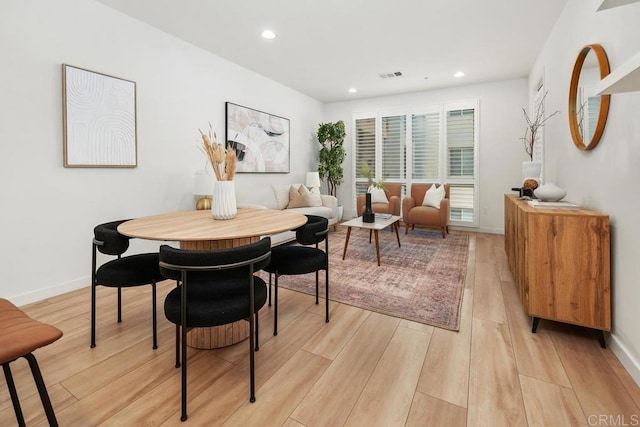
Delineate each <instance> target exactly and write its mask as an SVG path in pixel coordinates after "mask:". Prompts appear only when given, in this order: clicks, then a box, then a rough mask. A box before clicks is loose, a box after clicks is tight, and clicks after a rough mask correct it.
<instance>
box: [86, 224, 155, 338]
mask: <svg viewBox="0 0 640 427" xmlns="http://www.w3.org/2000/svg"><path fill="white" fill-rule="evenodd" d="M125 221H126V220H120V221H112V222H107V223H104V224H100V225H98V226H96V227H95V228H94V229H93V235H94V237H93V256H92V258H91V348H93V347H95V346H96V287H97V286H106V287H109V288H117V289H118V323H120V322H122V288H129V287H133V286H143V285H151V299H152V302H151V316H152V328H153V348H154V349H156V348H158V331H157V322H156V283H157V282H159V281H162V280H164V277H163V276H162V274H161V273H160V268H159V266H158V263H159V261H160V260H159V257H158V253H157V252H154V253H144V254H136V255H129V256H122V255H123V254H124V253H125V252H126V251H127V249H128V248H129V240H130V237H127V236H125V235H123V234H120V233H119V232H118V225H120V224H122V223H123V222H125ZM98 252H100V253H103V254H106V255H113V256H116V257H117V258H116V259H113V260H111V261H108V262H106V263H104V264H102V265H101V266H100V267H98V268H96V264H97V261H96V258H97V253H98Z"/></svg>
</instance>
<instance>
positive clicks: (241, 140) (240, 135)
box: [225, 102, 290, 173]
mask: <svg viewBox="0 0 640 427" xmlns="http://www.w3.org/2000/svg"><path fill="white" fill-rule="evenodd" d="M225 112H226V123H225V134H226V135H225V141H226V143H227V146H229V145H230V146H232V147H233V148H234V149H235V150H236V157H237V159H238V161H237V162H236V172H239V173H289V161H290V156H289V147H290V123H289V119H286V118H284V117H280V116H276V115H273V114H269V113H265V112H263V111H259V110H254V109H252V108H248V107H243V106H241V105H237V104H234V103H231V102H227V103H226V104H225Z"/></svg>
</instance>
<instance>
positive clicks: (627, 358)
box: [607, 334, 640, 385]
mask: <svg viewBox="0 0 640 427" xmlns="http://www.w3.org/2000/svg"><path fill="white" fill-rule="evenodd" d="M607 345H608V346H609V348H610V349H611V351H612V352H613V354H615V355H616V357H617V358H618V360H619V361H620V363H622V366H624V367H625V369H626V370H627V372H629V375H631V377H632V378H633V380H634V381H635V382H636V384H638V385H640V364H639V363H638V360H637V359H636V358H635V357H633V355H632V354H631V353H629V350H628V349H627V347H626V346H625V345H624V344H623V343H622V342H620V340H619V339H618V338H617V337H616V336H615V335H613V334H612V335H609V340H608V342H607Z"/></svg>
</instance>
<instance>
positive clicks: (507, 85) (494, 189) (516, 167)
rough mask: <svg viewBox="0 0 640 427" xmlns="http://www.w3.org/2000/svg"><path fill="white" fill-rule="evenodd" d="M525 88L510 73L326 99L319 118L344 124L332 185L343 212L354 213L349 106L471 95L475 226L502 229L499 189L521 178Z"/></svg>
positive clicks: (366, 108) (377, 107) (376, 107)
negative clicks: (339, 165) (338, 172)
mask: <svg viewBox="0 0 640 427" xmlns="http://www.w3.org/2000/svg"><path fill="white" fill-rule="evenodd" d="M528 94H529V90H528V85H527V80H526V79H516V80H508V81H500V82H492V83H485V84H479V85H471V86H460V87H455V88H449V89H442V90H432V91H424V92H416V93H410V94H404V95H397V96H385V97H379V98H370V99H363V100H356V101H349V102H339V103H332V104H326V105H325V110H324V111H325V114H324V118H325V120H327V121H336V120H344V122H345V125H346V128H347V138H346V140H345V147H346V149H347V153H348V154H347V158H346V160H345V174H344V175H345V182H344V184H342V185H341V186H340V187H339V189H338V198H339V199H340V201H341V202H342V203H343V204H344V212H345V216H347V215H355V207H354V200H353V197H352V196H351V188H352V187H351V186H352V182H353V176H354V171H353V156H354V151H353V135H352V133H353V120H352V114H353V113H354V112H375V111H381V110H388V109H395V108H403V107H406V108H411V107H419V106H424V105H437V104H442V103H448V102H457V101H467V100H476V99H477V100H479V105H480V139H479V149H480V152H479V156H480V162H479V163H480V166H479V174H480V175H479V176H480V180H479V192H480V193H479V194H480V200H479V208H480V221H479V227H478V231H484V232H489V233H502V232H504V209H503V207H504V193H507V192H510V190H511V188H512V187H519V186H520V185H521V184H522V161H523V160H527V155H526V153H525V151H524V146H523V145H522V141H520V138H521V137H522V136H523V135H524V125H525V122H524V117H523V114H522V108H523V107H527V106H528V103H529V100H528V96H529V95H528ZM484 208H486V213H484V211H483V209H484Z"/></svg>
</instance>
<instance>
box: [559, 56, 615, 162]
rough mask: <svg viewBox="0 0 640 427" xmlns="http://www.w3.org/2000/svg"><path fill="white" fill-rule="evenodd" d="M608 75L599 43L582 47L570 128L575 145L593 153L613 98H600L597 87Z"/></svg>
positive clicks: (571, 90)
mask: <svg viewBox="0 0 640 427" xmlns="http://www.w3.org/2000/svg"><path fill="white" fill-rule="evenodd" d="M607 75H609V60H608V59H607V53H606V52H605V51H604V49H603V47H602V46H600V45H599V44H589V45H586V46H585V47H583V48H582V50H581V51H580V53H579V54H578V58H576V63H575V65H574V66H573V73H572V74H571V85H570V86H569V127H570V128H571V137H572V138H573V143H574V144H575V145H576V147H578V148H579V149H580V150H591V149H593V148H594V147H595V146H596V145H598V142H599V141H600V138H601V137H602V133H603V132H604V126H605V124H606V123H607V115H608V114H609V100H610V98H611V95H598V94H597V92H596V88H597V84H598V82H599V81H600V80H602V78H604V77H606V76H607Z"/></svg>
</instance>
